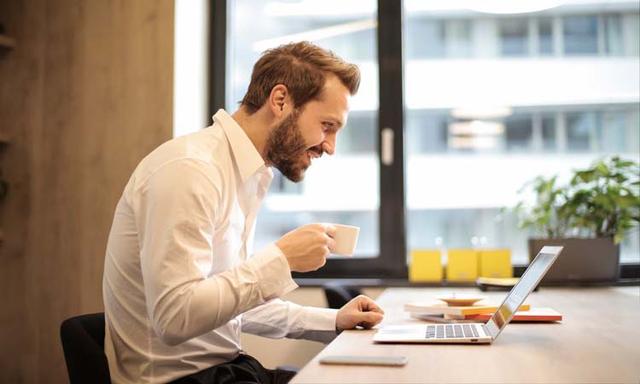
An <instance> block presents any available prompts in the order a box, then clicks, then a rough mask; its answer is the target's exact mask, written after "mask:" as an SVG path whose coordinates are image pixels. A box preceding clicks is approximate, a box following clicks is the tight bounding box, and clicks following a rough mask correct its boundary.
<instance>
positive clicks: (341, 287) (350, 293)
mask: <svg viewBox="0 0 640 384" xmlns="http://www.w3.org/2000/svg"><path fill="white" fill-rule="evenodd" d="M322 288H323V289H324V295H325V297H326V298H327V304H328V306H329V308H334V309H340V308H342V306H343V305H345V304H347V303H348V302H349V301H350V300H351V299H353V298H355V297H356V296H358V295H360V288H358V287H354V286H350V285H347V284H344V283H340V282H335V281H332V282H329V283H326V284H324V285H323V286H322Z"/></svg>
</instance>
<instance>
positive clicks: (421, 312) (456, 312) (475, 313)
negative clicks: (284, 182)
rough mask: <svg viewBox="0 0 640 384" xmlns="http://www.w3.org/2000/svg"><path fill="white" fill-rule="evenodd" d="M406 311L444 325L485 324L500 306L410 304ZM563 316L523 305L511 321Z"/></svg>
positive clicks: (413, 315)
mask: <svg viewBox="0 0 640 384" xmlns="http://www.w3.org/2000/svg"><path fill="white" fill-rule="evenodd" d="M404 309H405V311H407V312H409V313H410V315H411V317H414V318H416V319H421V320H427V321H432V322H442V323H457V322H484V321H487V320H489V319H490V318H491V316H492V315H493V313H494V312H495V311H496V310H498V305H494V304H487V303H482V302H481V303H478V304H474V305H467V306H448V305H447V304H445V303H439V302H424V303H419V302H416V303H408V304H405V306H404ZM561 320H562V315H561V314H560V313H558V312H557V311H555V310H553V309H551V308H542V307H533V308H532V307H531V306H529V304H523V305H521V306H520V308H518V311H517V312H516V313H515V315H514V316H513V319H512V320H511V321H561Z"/></svg>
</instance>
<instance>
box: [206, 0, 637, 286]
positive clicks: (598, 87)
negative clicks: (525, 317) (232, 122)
mask: <svg viewBox="0 0 640 384" xmlns="http://www.w3.org/2000/svg"><path fill="white" fill-rule="evenodd" d="M476 3H477V4H476ZM493 3H495V2H493ZM215 4H216V9H217V11H218V16H217V17H218V19H217V20H218V21H220V12H222V13H223V14H224V19H223V20H222V22H221V23H222V25H223V27H220V23H217V24H216V25H217V26H218V27H217V28H218V34H216V32H215V31H214V35H213V49H214V50H213V52H214V53H213V54H212V65H213V73H214V76H213V82H214V83H213V84H214V87H215V88H216V92H218V93H217V94H216V93H215V92H214V97H213V104H212V105H214V106H216V107H226V108H227V109H228V110H235V108H236V107H237V105H238V104H237V103H238V101H239V100H240V99H241V98H242V96H243V95H244V92H245V91H246V88H247V85H248V81H249V78H250V74H251V69H252V65H253V63H254V62H255V61H256V60H257V58H258V57H259V55H260V53H261V52H262V51H264V50H265V49H268V48H271V47H274V46H277V45H279V44H283V43H287V42H290V41H297V40H310V41H313V42H316V43H318V44H319V45H321V46H323V47H326V48H329V49H331V50H333V51H335V52H336V53H337V54H339V55H341V56H342V57H344V58H345V59H347V60H349V61H352V62H355V63H357V64H358V65H359V66H360V68H361V70H362V74H363V79H362V85H361V89H360V92H359V93H358V95H357V96H356V97H355V98H354V100H353V103H352V111H351V113H350V116H349V122H348V125H347V127H346V128H345V129H344V131H343V132H342V133H341V134H340V135H339V136H338V146H337V153H336V155H335V156H333V157H329V158H326V159H321V160H320V161H319V162H318V163H315V164H314V165H313V166H312V167H311V168H310V170H309V172H308V174H307V177H306V178H305V181H304V182H302V183H300V184H293V183H291V182H289V181H287V180H286V179H284V178H283V177H282V176H281V175H276V178H275V180H274V183H273V185H272V189H271V191H270V193H269V195H268V197H267V199H266V200H265V203H264V206H263V210H262V212H261V213H260V216H259V219H258V224H257V230H256V235H255V243H256V244H255V245H256V247H261V246H263V245H265V244H267V243H269V242H272V241H274V240H276V239H277V238H278V237H280V236H281V235H282V234H283V233H285V232H286V231H288V230H290V229H293V228H295V227H297V226H299V225H302V224H306V223H309V222H339V223H345V224H353V225H358V226H360V227H361V235H360V240H359V244H358V248H357V254H356V256H355V257H354V258H352V259H348V260H345V259H332V260H330V261H329V263H328V265H327V266H326V267H325V268H323V269H322V270H321V271H319V272H318V273H317V274H315V275H313V274H312V275H311V276H318V277H336V276H360V277H388V278H389V277H404V276H406V256H407V254H408V252H409V251H410V250H412V249H416V248H433V247H442V246H445V247H473V246H491V247H493V246H495V247H507V248H510V249H512V251H513V255H514V257H513V261H514V263H515V264H525V263H526V262H527V250H526V244H527V242H526V240H527V237H528V236H529V234H528V233H526V232H524V231H521V230H518V229H517V226H516V218H515V217H513V215H512V214H510V213H508V211H505V210H504V209H503V208H505V207H509V206H512V205H513V204H515V202H516V201H517V199H518V195H517V191H518V190H519V188H520V187H521V186H522V185H523V184H524V183H525V182H526V181H528V180H530V179H532V178H534V177H535V176H538V175H546V176H548V175H551V174H554V173H557V174H560V175H561V176H566V175H568V174H569V172H570V171H571V170H572V169H574V168H578V167H584V166H586V165H588V164H590V163H591V162H592V161H593V160H595V159H596V158H599V157H601V156H603V155H608V154H619V155H622V156H624V157H628V158H633V159H635V160H636V161H637V160H639V158H640V133H639V132H640V105H639V102H640V91H639V89H638V83H639V81H640V78H639V74H638V73H639V72H640V64H639V52H638V48H637V47H638V45H639V44H640V38H639V35H640V33H639V32H638V29H639V28H640V27H639V25H640V23H639V20H640V16H639V12H638V9H637V6H636V5H635V3H634V2H633V1H622V2H616V3H615V4H612V3H610V2H605V1H603V2H602V3H598V2H584V3H580V2H575V4H573V3H572V4H573V5H565V6H562V7H557V8H551V9H545V10H536V11H535V12H530V13H518V14H509V13H508V12H506V13H505V12H503V11H496V10H492V11H487V10H486V9H482V6H481V5H482V2H473V6H474V7H475V8H474V9H467V8H464V7H461V6H459V3H450V2H447V1H435V0H423V1H422V0H405V1H404V2H399V1H396V0H377V1H376V0H355V1H339V0H286V1H285V0H270V1H263V0H235V1H226V2H225V1H220V2H215ZM220 4H222V6H221V5H220ZM460 4H461V3H460ZM469 4H471V3H469ZM505 5H507V6H508V5H509V2H505ZM225 6H226V8H225ZM212 16H213V17H214V19H215V18H216V12H215V11H214V12H213V13H212ZM214 23H215V21H214ZM220 28H223V29H222V36H221V35H220ZM231 37H232V38H231ZM221 47H222V48H221ZM216 74H217V75H216ZM216 79H217V83H216ZM221 83H222V84H224V87H222V88H223V89H225V91H224V92H223V93H222V94H220V93H219V89H220V88H221V86H220V84H221ZM212 109H213V107H212ZM383 138H384V139H383ZM405 213H406V216H405ZM639 254H640V245H639V241H638V236H637V234H635V235H632V236H629V237H628V238H627V240H626V241H625V243H624V244H623V246H622V261H623V262H638V261H640V260H638V255H639Z"/></svg>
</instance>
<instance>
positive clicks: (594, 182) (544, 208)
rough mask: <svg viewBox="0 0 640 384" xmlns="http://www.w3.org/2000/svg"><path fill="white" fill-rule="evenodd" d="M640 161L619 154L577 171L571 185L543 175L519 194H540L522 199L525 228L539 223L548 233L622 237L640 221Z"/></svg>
mask: <svg viewBox="0 0 640 384" xmlns="http://www.w3.org/2000/svg"><path fill="white" fill-rule="evenodd" d="M639 178H640V166H639V165H638V163H636V162H634V161H630V160H625V159H621V158H620V157H619V156H612V157H609V158H603V159H600V160H598V161H596V162H594V163H593V164H592V165H591V166H590V167H589V168H587V169H582V170H576V171H574V173H573V176H572V177H571V179H570V181H569V183H568V184H567V185H557V176H552V177H549V178H545V177H542V176H538V177H536V178H535V179H533V180H532V181H530V182H528V183H526V184H525V185H524V186H523V188H521V189H520V191H519V193H524V192H527V191H529V190H531V191H533V192H534V194H535V204H534V205H533V206H532V207H529V208H527V207H526V205H525V203H524V202H520V203H518V205H517V206H516V208H515V212H516V214H517V215H518V218H519V226H520V228H533V229H535V230H536V231H538V232H541V233H544V234H545V235H546V236H548V237H566V236H567V235H568V234H569V233H575V232H577V233H583V234H585V235H586V236H589V237H613V238H614V241H615V242H616V243H618V242H620V241H622V239H623V238H624V235H625V234H626V232H628V231H629V230H630V229H631V228H633V227H635V226H636V225H638V223H640V190H639V189H640V188H639V186H640V180H639Z"/></svg>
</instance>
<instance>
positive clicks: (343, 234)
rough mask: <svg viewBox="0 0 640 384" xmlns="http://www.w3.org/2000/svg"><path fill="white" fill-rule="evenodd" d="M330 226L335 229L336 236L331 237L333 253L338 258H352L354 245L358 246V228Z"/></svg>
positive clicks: (341, 225)
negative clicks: (333, 246) (338, 256)
mask: <svg viewBox="0 0 640 384" xmlns="http://www.w3.org/2000/svg"><path fill="white" fill-rule="evenodd" d="M330 225H333V226H334V227H335V228H336V234H335V236H334V237H333V240H334V241H335V242H336V246H335V248H334V249H333V253H334V254H336V255H340V256H353V252H354V251H355V250H356V245H357V244H358V235H359V234H360V227H356V226H353V225H344V224H333V223H331V224H330Z"/></svg>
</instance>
